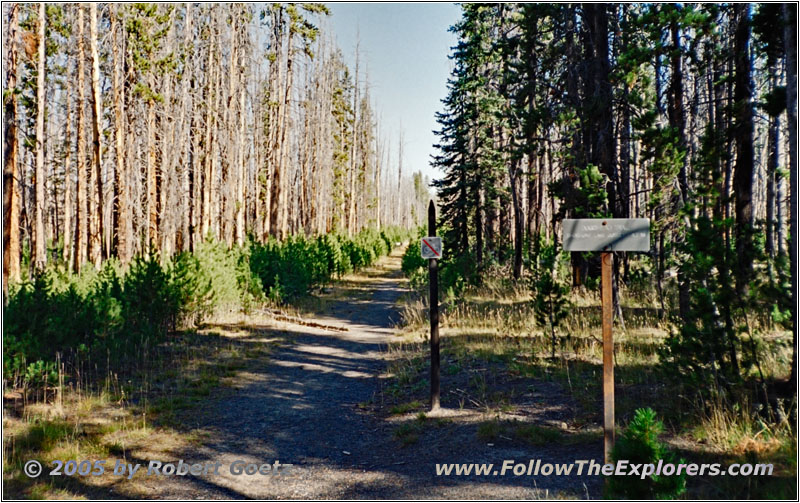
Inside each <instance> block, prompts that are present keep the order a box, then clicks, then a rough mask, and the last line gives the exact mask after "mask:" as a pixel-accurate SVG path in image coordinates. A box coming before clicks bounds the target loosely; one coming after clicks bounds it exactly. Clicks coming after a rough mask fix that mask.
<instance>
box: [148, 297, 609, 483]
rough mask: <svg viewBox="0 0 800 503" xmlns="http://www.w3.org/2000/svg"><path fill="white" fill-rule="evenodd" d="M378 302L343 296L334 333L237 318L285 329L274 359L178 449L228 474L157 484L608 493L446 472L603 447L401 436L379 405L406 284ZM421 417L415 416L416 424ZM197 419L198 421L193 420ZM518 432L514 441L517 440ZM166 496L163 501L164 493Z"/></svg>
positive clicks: (212, 410)
mask: <svg viewBox="0 0 800 503" xmlns="http://www.w3.org/2000/svg"><path fill="white" fill-rule="evenodd" d="M373 286H374V287H376V290H375V293H374V294H373V296H372V299H371V300H369V301H363V302H360V301H358V302H348V301H337V302H334V303H332V304H331V305H330V310H329V312H328V313H327V315H326V316H325V317H323V318H321V319H326V320H331V321H333V322H336V323H335V324H339V325H341V326H347V327H348V329H349V331H347V332H332V331H324V330H322V329H316V328H309V327H304V326H294V325H292V326H285V327H281V328H280V329H276V328H275V327H267V326H250V327H242V326H238V327H237V329H238V330H244V331H246V332H249V335H247V336H246V337H243V338H237V341H238V342H239V343H241V344H256V343H257V341H258V340H259V339H261V340H263V338H264V336H265V333H266V334H269V333H270V332H276V331H277V332H281V333H282V334H283V335H284V339H285V340H286V343H285V344H278V345H277V346H273V349H272V352H271V354H270V356H269V358H268V361H266V362H265V363H264V367H262V368H258V369H250V370H248V371H245V372H242V373H241V374H239V376H238V377H237V379H236V384H234V386H233V388H228V389H220V390H219V395H218V396H216V397H212V399H210V400H209V401H208V402H207V403H206V404H205V405H204V406H203V407H202V409H201V410H199V411H198V412H196V413H195V416H194V417H192V418H191V419H190V420H189V421H187V423H186V426H187V427H195V426H196V427H200V428H202V429H203V430H205V431H208V432H209V433H210V435H209V436H208V438H207V439H206V440H204V441H203V444H202V445H200V446H193V447H188V448H186V449H184V450H183V451H182V452H178V453H176V456H178V457H177V458H176V460H175V461H177V459H180V458H182V459H184V460H185V461H186V462H188V463H204V462H207V461H211V462H221V463H222V468H221V469H220V473H219V474H218V475H206V476H198V477H194V476H191V475H189V476H186V477H172V478H170V479H169V480H168V481H164V479H158V480H154V481H149V482H148V485H150V486H156V485H157V484H163V485H162V487H161V489H160V490H159V489H158V488H156V487H154V490H157V491H158V492H160V493H161V494H163V495H164V496H168V497H170V498H189V499H191V498H195V497H203V498H209V499H229V498H266V499H270V498H271V499H288V498H293V499H310V498H314V499H320V498H330V499H340V498H348V499H360V498H371V499H389V498H391V499H399V498H446V497H448V495H450V497H454V498H457V499H464V498H494V499H497V498H514V499H520V498H533V497H539V498H541V497H547V495H551V494H553V493H554V492H558V493H559V494H567V495H572V496H575V497H583V498H585V497H587V496H594V497H597V496H599V494H600V485H601V480H600V478H599V477H576V476H571V477H563V476H562V477H556V476H550V477H545V476H538V477H528V476H519V477H515V476H513V475H511V474H510V473H509V474H508V475H506V476H505V477H500V476H475V475H470V476H450V477H445V476H437V475H436V470H435V466H436V463H494V465H495V467H496V468H498V469H499V467H500V466H501V465H502V463H503V460H505V459H514V460H516V462H524V463H527V462H528V460H530V459H541V460H542V462H543V463H545V462H551V463H565V462H572V461H574V460H575V459H599V458H601V457H602V452H601V449H600V446H599V445H591V446H577V447H576V446H563V445H553V446H544V447H541V448H532V447H529V446H521V445H519V444H518V443H517V442H511V441H509V442H505V441H502V440H501V441H499V442H498V443H497V445H493V444H491V443H489V444H487V443H486V442H482V441H480V440H478V438H477V437H476V434H475V429H476V425H475V423H469V422H455V421H454V422H445V423H439V424H436V423H435V421H433V420H427V421H426V422H425V423H420V424H417V425H416V426H415V427H416V428H419V429H420V431H419V441H418V442H416V443H412V444H410V445H408V446H405V447H404V446H403V445H402V444H401V442H400V441H398V439H396V438H395V433H396V430H397V428H398V427H400V425H401V424H403V421H401V420H400V419H398V418H393V419H392V420H389V419H385V418H382V417H376V416H375V414H374V412H372V411H370V410H368V409H369V404H370V403H371V402H373V403H374V402H377V401H380V400H381V399H382V398H381V397H382V395H381V394H380V392H379V391H380V385H381V382H380V379H379V377H378V375H379V374H380V373H382V372H383V371H384V369H385V366H386V360H385V357H386V354H385V352H384V349H385V347H386V344H387V343H388V342H390V337H391V335H392V333H393V330H392V327H393V326H394V324H395V323H396V321H398V320H399V314H398V313H397V310H396V307H395V302H396V301H397V299H398V297H399V296H400V295H401V294H402V293H403V290H402V289H401V288H400V286H399V285H398V283H397V282H389V281H383V282H375V283H374V284H373ZM414 421H416V420H414V419H410V420H405V422H406V423H411V424H414ZM189 423H192V424H189ZM509 440H510V439H509ZM236 460H243V461H245V462H248V463H256V464H259V465H260V464H263V463H274V461H275V460H278V461H280V463H291V464H293V465H294V467H293V468H292V469H291V470H292V471H291V472H289V473H287V474H285V475H273V476H262V475H252V476H248V475H238V476H236V475H232V474H231V473H230V470H229V467H230V465H231V463H233V462H234V461H236ZM158 497H161V496H160V495H159V496H158Z"/></svg>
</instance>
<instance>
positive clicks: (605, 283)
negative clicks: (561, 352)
mask: <svg viewBox="0 0 800 503" xmlns="http://www.w3.org/2000/svg"><path fill="white" fill-rule="evenodd" d="M562 242H563V243H564V250H566V251H573V252H579V251H599V252H602V257H601V258H602V268H601V271H600V275H601V282H600V287H601V296H602V303H603V454H604V456H605V462H606V463H610V462H611V450H612V449H613V448H614V335H613V333H612V331H611V328H612V326H613V323H614V295H613V291H612V289H613V286H612V285H613V277H612V274H613V273H612V271H613V265H614V252H615V251H629V252H632V251H638V252H645V251H649V250H650V220H649V219H647V218H581V219H564V222H563V239H562Z"/></svg>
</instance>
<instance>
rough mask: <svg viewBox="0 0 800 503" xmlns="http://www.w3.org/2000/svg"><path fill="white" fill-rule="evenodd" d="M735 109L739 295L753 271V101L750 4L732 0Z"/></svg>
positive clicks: (735, 182) (745, 288)
mask: <svg viewBox="0 0 800 503" xmlns="http://www.w3.org/2000/svg"><path fill="white" fill-rule="evenodd" d="M733 9H734V13H735V16H736V32H735V35H734V54H735V59H736V64H735V75H734V78H735V86H734V110H735V112H734V113H735V119H736V122H735V127H734V135H735V141H736V166H735V172H734V176H733V184H734V197H735V212H736V234H735V235H736V255H737V258H738V266H737V274H736V289H737V292H738V293H739V294H740V295H742V294H745V293H746V292H747V290H748V288H747V285H748V283H749V282H750V279H751V277H752V274H753V257H754V255H753V236H752V233H753V155H754V151H753V105H752V102H751V99H752V92H753V91H752V88H751V85H750V19H749V18H750V5H749V4H735V5H734V7H733Z"/></svg>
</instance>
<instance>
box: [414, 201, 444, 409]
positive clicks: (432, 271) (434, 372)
mask: <svg viewBox="0 0 800 503" xmlns="http://www.w3.org/2000/svg"><path fill="white" fill-rule="evenodd" d="M419 246H420V253H421V254H422V258H426V259H428V275H429V283H430V297H429V300H428V304H429V307H430V317H431V410H432V411H433V410H436V409H438V408H439V263H438V259H439V258H441V256H442V239H441V238H439V237H436V206H435V205H434V204H433V201H431V202H430V204H429V205H428V236H427V237H424V238H422V241H421V242H420V245H419Z"/></svg>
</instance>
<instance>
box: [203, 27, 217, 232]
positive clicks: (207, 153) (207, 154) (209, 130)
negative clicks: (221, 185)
mask: <svg viewBox="0 0 800 503" xmlns="http://www.w3.org/2000/svg"><path fill="white" fill-rule="evenodd" d="M210 38H211V41H210V42H209V46H208V62H207V64H206V81H207V84H206V87H207V88H208V89H207V91H206V120H205V126H206V131H205V133H206V135H205V141H204V142H203V143H204V145H203V147H204V152H203V166H204V170H203V180H202V192H203V208H202V218H201V225H200V234H201V236H200V239H201V240H203V239H205V238H206V236H207V235H208V233H209V232H210V230H211V187H212V184H211V176H212V161H211V158H212V155H213V152H212V149H211V142H212V141H213V139H214V136H213V131H214V112H215V110H214V93H215V91H214V70H213V68H214V41H215V40H216V39H215V37H214V36H213V34H212V36H211V37H210Z"/></svg>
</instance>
